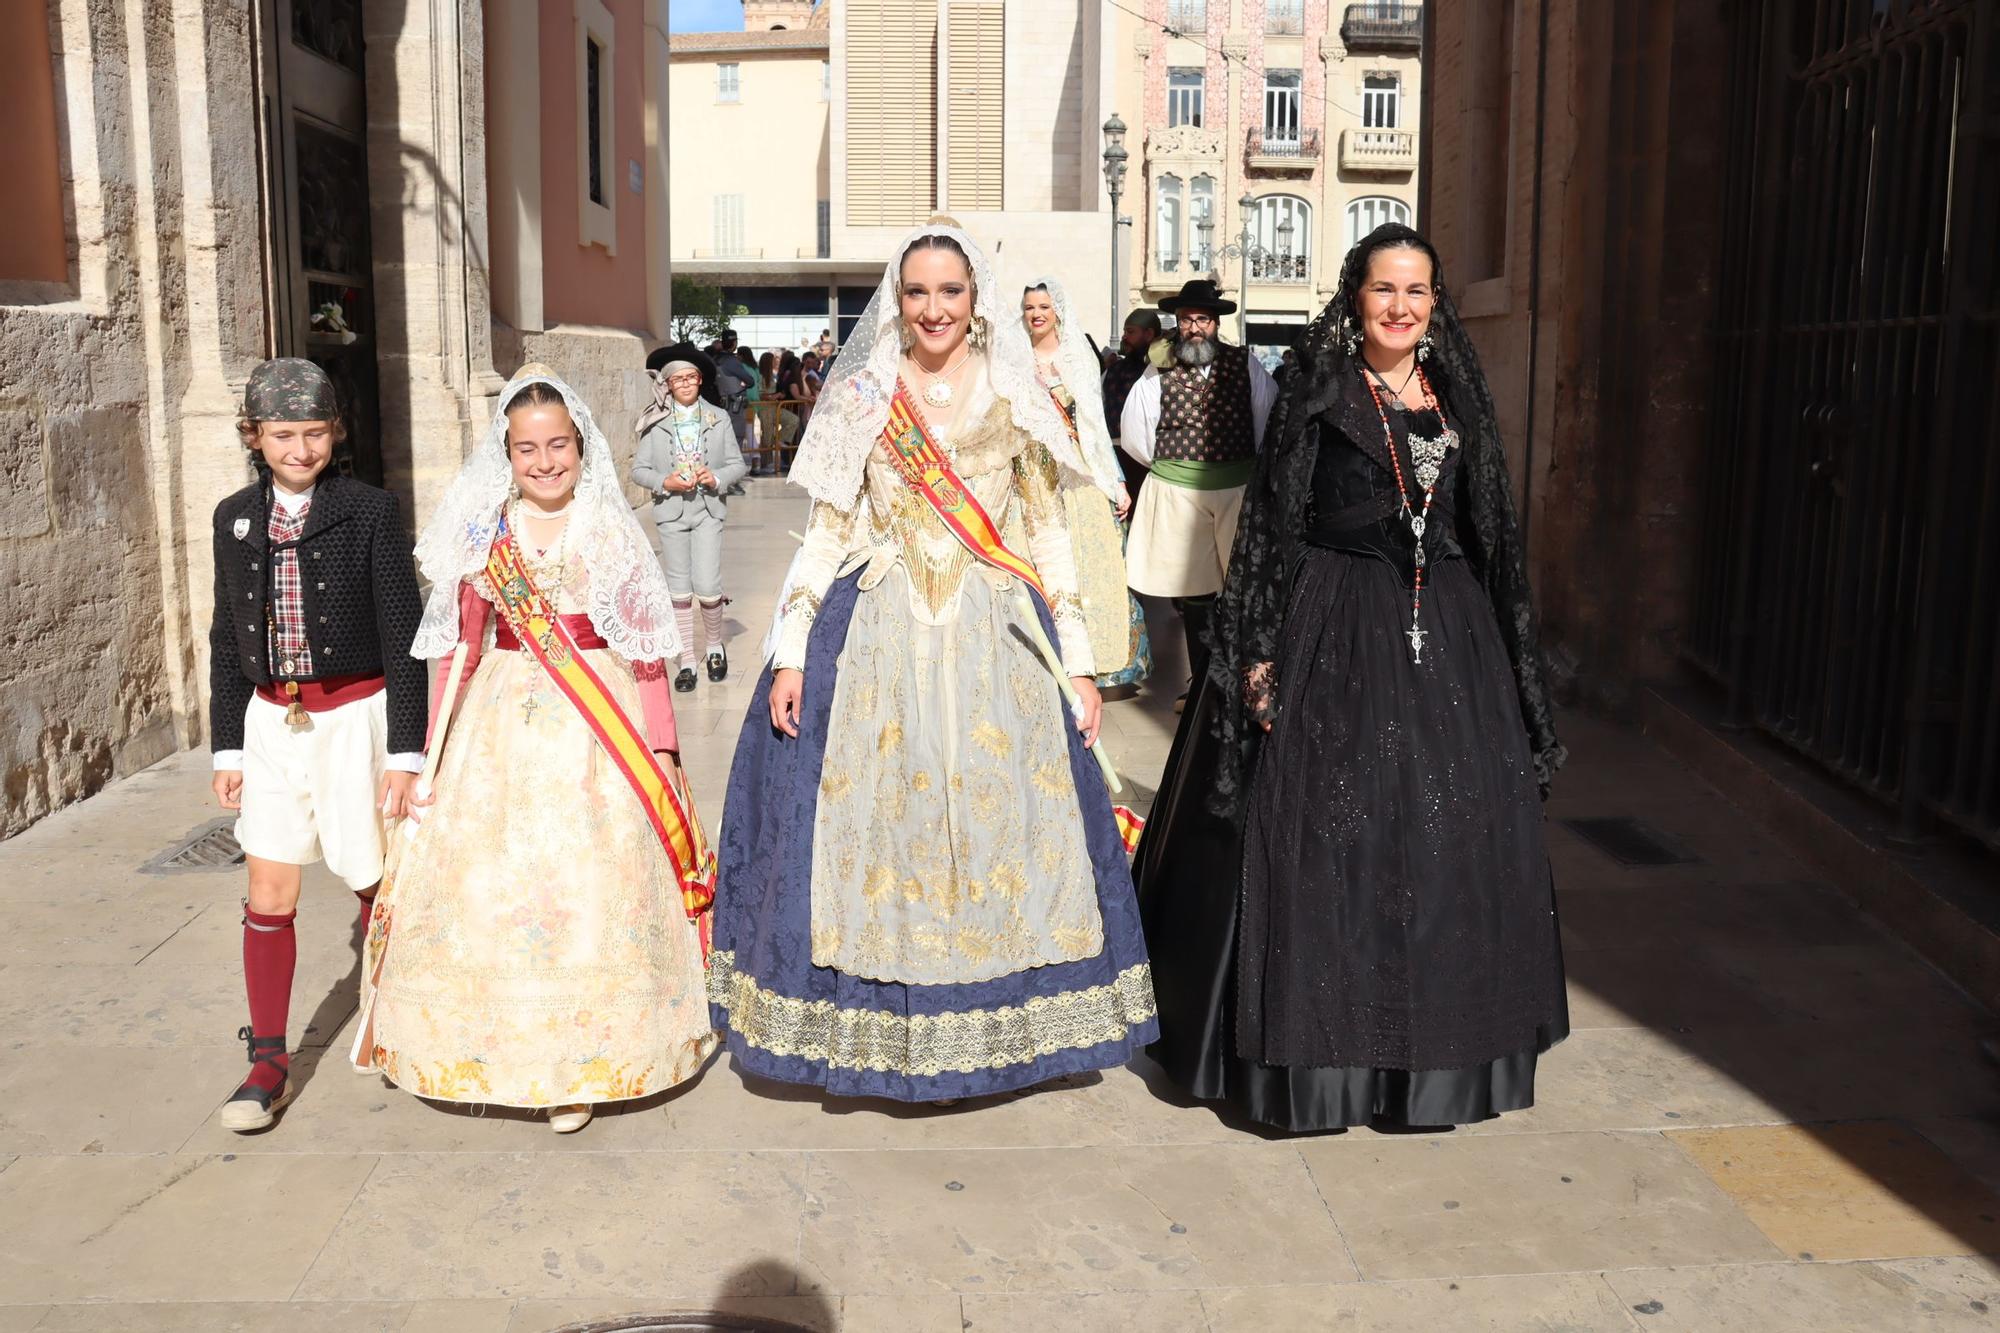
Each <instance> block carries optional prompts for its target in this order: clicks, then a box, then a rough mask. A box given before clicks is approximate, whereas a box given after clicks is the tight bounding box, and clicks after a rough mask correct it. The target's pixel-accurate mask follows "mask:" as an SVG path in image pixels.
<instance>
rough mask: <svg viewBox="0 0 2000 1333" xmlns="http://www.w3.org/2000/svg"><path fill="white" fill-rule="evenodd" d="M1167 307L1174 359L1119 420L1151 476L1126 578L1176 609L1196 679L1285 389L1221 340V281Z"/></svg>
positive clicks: (1191, 290) (1135, 517)
mask: <svg viewBox="0 0 2000 1333" xmlns="http://www.w3.org/2000/svg"><path fill="white" fill-rule="evenodd" d="M1160 309H1162V310H1164V311H1166V312H1167V313H1169V314H1171V315H1173V316H1174V318H1175V323H1176V326H1177V327H1176V330H1175V333H1174V335H1173V338H1172V341H1171V347H1172V355H1171V358H1170V359H1169V360H1168V362H1167V364H1166V365H1165V366H1164V367H1160V366H1158V365H1155V366H1153V367H1151V368H1149V369H1148V370H1147V371H1146V372H1145V374H1143V375H1142V376H1140V378H1139V382H1138V383H1137V384H1135V385H1133V386H1132V391H1131V393H1130V394H1129V395H1127V397H1126V399H1125V407H1124V410H1123V411H1122V412H1121V413H1120V420H1119V433H1118V445H1119V447H1120V448H1122V449H1123V450H1124V451H1125V452H1126V453H1128V454H1130V455H1131V456H1132V457H1133V458H1134V459H1135V460H1137V461H1138V462H1140V463H1142V464H1144V465H1145V466H1147V467H1149V468H1151V469H1152V473H1151V475H1150V476H1149V477H1148V478H1147V481H1146V485H1145V486H1144V488H1142V489H1141V490H1140V492H1139V500H1138V503H1137V504H1136V505H1134V507H1133V511H1132V534H1131V540H1130V544H1129V545H1128V546H1127V548H1126V552H1125V564H1126V569H1127V573H1126V579H1127V581H1128V582H1129V583H1130V584H1131V586H1132V589H1133V591H1135V592H1139V593H1144V594H1147V595H1150V596H1154V597H1168V598H1172V599H1173V602H1174V606H1175V609H1177V610H1178V611H1179V612H1180V613H1181V624H1182V627H1183V629H1184V630H1185V632H1186V634H1187V646H1188V663H1189V667H1190V669H1191V670H1192V671H1193V672H1194V673H1195V674H1196V675H1199V674H1200V673H1201V670H1202V660H1203V659H1204V658H1205V657H1206V656H1207V649H1206V648H1205V647H1203V645H1202V631H1203V629H1204V628H1205V626H1206V625H1207V621H1208V613H1209V608H1210V607H1211V606H1212V605H1213V603H1214V601H1215V595H1216V593H1218V592H1220V591H1221V590H1222V578H1223V573H1224V572H1225V571H1226V570H1227V568H1228V566H1229V548H1230V546H1231V545H1232V544H1234V542H1235V540H1236V518H1237V515H1238V513H1239V512H1240V511H1241V509H1242V507H1243V488H1244V486H1245V484H1247V483H1248V482H1249V480H1250V471H1251V468H1252V466H1253V465H1254V463H1255V461H1256V457H1257V449H1258V447H1259V446H1260V445H1261V444H1262V443H1263V439H1264V423H1265V421H1266V420H1267V419H1269V417H1270V415H1271V407H1272V405H1273V404H1274V403H1276V402H1277V399H1278V386H1277V383H1276V382H1275V381H1274V380H1272V378H1271V376H1270V373H1269V372H1268V371H1266V370H1265V369H1264V365H1263V363H1262V362H1261V361H1259V360H1258V359H1257V358H1256V357H1254V356H1252V355H1250V349H1249V348H1247V347H1233V346H1231V345H1229V344H1228V343H1225V342H1223V341H1222V337H1221V327H1220V324H1221V317H1222V316H1223V315H1227V314H1230V313H1232V312H1233V311H1234V310H1235V309H1236V303H1235V302H1234V301H1230V300H1226V299H1224V298H1223V295H1222V293H1221V292H1220V291H1218V290H1217V289H1216V286H1215V284H1214V283H1213V282H1210V281H1209V280H1207V279H1206V278H1197V279H1194V280H1193V281H1190V282H1188V283H1187V284H1186V285H1185V286H1183V287H1182V288H1181V290H1180V292H1179V293H1178V294H1177V295H1175V296H1173V297H1171V298H1169V299H1168V300H1165V301H1162V302H1160ZM1182 697H1183V698H1185V697H1186V696H1185V695H1183V696H1182Z"/></svg>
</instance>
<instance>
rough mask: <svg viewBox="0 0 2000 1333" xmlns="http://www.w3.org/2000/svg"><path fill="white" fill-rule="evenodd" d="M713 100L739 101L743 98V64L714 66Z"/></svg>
mask: <svg viewBox="0 0 2000 1333" xmlns="http://www.w3.org/2000/svg"><path fill="white" fill-rule="evenodd" d="M715 100H716V101H718V102H740V101H742V100H743V66H741V65H717V66H716V67H715Z"/></svg>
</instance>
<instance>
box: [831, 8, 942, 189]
mask: <svg viewBox="0 0 2000 1333" xmlns="http://www.w3.org/2000/svg"><path fill="white" fill-rule="evenodd" d="M846 8H847V54H846V60H847V64H846V67H845V69H844V71H843V73H844V75H845V80H846V87H847V91H846V99H845V100H846V107H847V150H846V151H847V205H846V212H847V225H848V226H850V227H909V226H914V225H915V224H917V223H919V222H922V221H923V220H924V219H925V218H927V217H929V216H930V215H931V213H932V211H933V210H934V209H935V208H936V199H937V91H938V90H937V66H936V62H935V61H934V60H933V58H932V56H933V53H934V52H935V51H936V49H937V37H938V30H937V17H938V7H937V4H936V0H849V3H848V4H847V6H846Z"/></svg>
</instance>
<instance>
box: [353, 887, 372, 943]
mask: <svg viewBox="0 0 2000 1333" xmlns="http://www.w3.org/2000/svg"><path fill="white" fill-rule="evenodd" d="M354 897H355V901H357V902H359V903H360V904H361V933H362V934H363V935H366V934H367V933H368V921H369V918H370V917H372V916H374V914H375V890H373V889H370V890H368V892H366V893H357V894H355V895H354Z"/></svg>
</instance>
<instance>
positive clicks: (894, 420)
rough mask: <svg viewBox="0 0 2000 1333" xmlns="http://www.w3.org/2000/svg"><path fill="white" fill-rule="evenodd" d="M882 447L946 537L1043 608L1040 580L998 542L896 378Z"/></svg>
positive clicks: (994, 525)
mask: <svg viewBox="0 0 2000 1333" xmlns="http://www.w3.org/2000/svg"><path fill="white" fill-rule="evenodd" d="M882 444H883V446H884V447H885V448H887V449H888V451H889V458H890V460H891V461H892V462H894V463H895V465H896V470H897V471H898V472H900V473H901V474H902V476H903V480H904V481H905V482H907V483H908V484H909V487H910V489H911V490H913V491H915V492H916V493H917V494H918V495H920V496H922V497H923V499H924V501H925V502H926V503H927V504H929V505H930V507H931V510H932V511H933V512H934V513H936V514H937V516H938V519H939V520H940V521H941V522H942V523H943V524H944V525H945V527H946V528H948V529H950V530H951V534H952V536H954V537H956V538H958V539H959V541H961V542H963V543H964V544H965V549H966V550H968V551H970V552H972V554H973V555H974V556H975V557H977V558H978V559H979V560H981V561H983V562H985V563H986V564H989V565H991V566H993V568H995V569H998V570H1000V571H1002V572H1003V573H1007V574H1012V575H1013V576H1014V577H1015V578H1017V579H1019V580H1021V582H1023V583H1025V584H1027V585H1028V586H1029V587H1030V588H1033V589H1034V590H1035V592H1036V594H1037V595H1038V596H1040V597H1041V599H1042V601H1043V602H1044V603H1045V604H1046V603H1047V602H1048V600H1049V594H1048V591H1047V590H1046V589H1044V588H1043V587H1042V576H1041V575H1039V574H1037V573H1036V572H1035V567H1034V566H1033V565H1031V564H1029V563H1028V562H1027V561H1026V560H1023V559H1022V558H1021V557H1020V556H1018V555H1015V554H1014V552H1013V551H1011V550H1009V549H1008V547H1007V543H1006V542H1004V541H1002V540H1001V538H1000V526H999V524H997V523H995V522H994V521H993V516H992V515H991V514H988V513H987V512H986V510H985V508H984V507H983V506H982V505H981V504H980V503H979V501H978V500H976V499H974V498H973V495H972V491H971V489H970V488H969V487H967V486H966V484H965V482H964V481H962V480H960V478H959V475H958V473H957V472H955V471H953V470H952V466H951V460H950V459H948V458H946V457H945V456H944V452H943V451H942V450H941V449H939V448H938V447H937V445H936V444H935V443H934V442H933V441H932V440H931V437H930V432H929V431H928V430H926V429H925V428H924V419H923V416H922V414H921V413H919V412H918V411H917V408H916V404H914V403H912V402H911V401H910V392H909V390H908V388H906V387H905V386H904V385H903V383H902V382H901V381H900V380H899V381H897V383H896V396H895V397H894V398H892V399H891V400H890V401H889V422H888V424H887V425H885V426H884V427H882Z"/></svg>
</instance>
